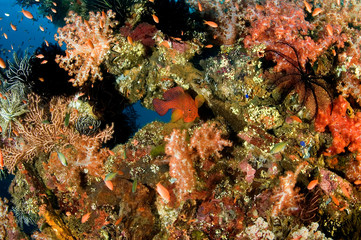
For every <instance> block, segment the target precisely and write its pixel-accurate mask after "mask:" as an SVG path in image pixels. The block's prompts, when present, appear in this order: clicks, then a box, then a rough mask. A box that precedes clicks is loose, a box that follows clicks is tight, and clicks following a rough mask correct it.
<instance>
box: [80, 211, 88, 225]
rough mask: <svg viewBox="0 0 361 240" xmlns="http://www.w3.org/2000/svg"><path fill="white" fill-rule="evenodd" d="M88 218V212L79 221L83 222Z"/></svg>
mask: <svg viewBox="0 0 361 240" xmlns="http://www.w3.org/2000/svg"><path fill="white" fill-rule="evenodd" d="M89 218H90V213H86V214H84V215H83V217H82V218H81V223H85V222H86V221H88V220H89Z"/></svg>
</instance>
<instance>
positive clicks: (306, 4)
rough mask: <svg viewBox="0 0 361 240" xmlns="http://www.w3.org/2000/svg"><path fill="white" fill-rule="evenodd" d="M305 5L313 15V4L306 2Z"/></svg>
mask: <svg viewBox="0 0 361 240" xmlns="http://www.w3.org/2000/svg"><path fill="white" fill-rule="evenodd" d="M303 3H304V4H305V8H306V10H307V12H309V13H312V7H311V4H309V3H308V2H306V0H304V1H303Z"/></svg>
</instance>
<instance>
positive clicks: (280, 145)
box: [271, 142, 287, 154]
mask: <svg viewBox="0 0 361 240" xmlns="http://www.w3.org/2000/svg"><path fill="white" fill-rule="evenodd" d="M286 145H287V142H279V143H276V144H275V145H274V146H273V148H272V149H271V153H272V154H274V153H279V152H281V151H283V149H285V147H286Z"/></svg>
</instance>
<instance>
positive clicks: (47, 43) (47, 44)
mask: <svg viewBox="0 0 361 240" xmlns="http://www.w3.org/2000/svg"><path fill="white" fill-rule="evenodd" d="M44 42H45V44H46V46H47V47H49V42H48V41H46V40H45V39H44Z"/></svg>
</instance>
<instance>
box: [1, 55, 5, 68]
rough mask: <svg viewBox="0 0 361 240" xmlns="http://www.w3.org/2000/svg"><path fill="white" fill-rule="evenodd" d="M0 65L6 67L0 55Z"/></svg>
mask: <svg viewBox="0 0 361 240" xmlns="http://www.w3.org/2000/svg"><path fill="white" fill-rule="evenodd" d="M0 67H1V68H6V63H5V61H4V59H2V58H1V57H0Z"/></svg>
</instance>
